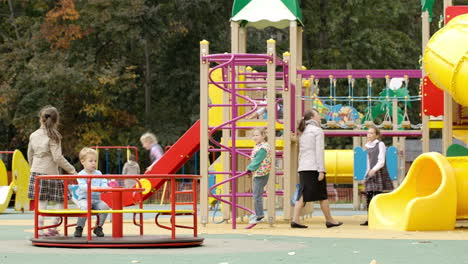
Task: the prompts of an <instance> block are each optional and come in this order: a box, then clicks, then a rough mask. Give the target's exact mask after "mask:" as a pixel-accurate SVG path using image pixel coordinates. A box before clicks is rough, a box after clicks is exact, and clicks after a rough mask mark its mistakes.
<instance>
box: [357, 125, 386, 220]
mask: <svg viewBox="0 0 468 264" xmlns="http://www.w3.org/2000/svg"><path fill="white" fill-rule="evenodd" d="M366 150H367V172H366V178H365V187H366V195H367V210H369V204H370V202H371V200H372V198H374V197H375V196H376V195H378V194H381V193H382V192H383V191H391V190H393V184H392V181H391V180H390V176H389V174H388V171H387V168H386V166H385V153H386V148H385V143H383V142H382V141H380V130H379V129H378V128H377V127H376V126H371V127H370V128H369V130H368V131H367V143H366ZM361 225H362V226H367V225H368V222H367V221H365V222H364V223H362V224H361Z"/></svg>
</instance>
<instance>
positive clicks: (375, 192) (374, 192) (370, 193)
mask: <svg viewBox="0 0 468 264" xmlns="http://www.w3.org/2000/svg"><path fill="white" fill-rule="evenodd" d="M381 193H382V192H381V191H368V192H366V195H367V211H369V204H370V202H371V201H372V198H374V197H375V196H376V195H378V194H381Z"/></svg>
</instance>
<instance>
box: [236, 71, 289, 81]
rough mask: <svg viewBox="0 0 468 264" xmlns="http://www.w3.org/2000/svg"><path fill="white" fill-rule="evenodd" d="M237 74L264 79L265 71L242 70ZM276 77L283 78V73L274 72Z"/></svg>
mask: <svg viewBox="0 0 468 264" xmlns="http://www.w3.org/2000/svg"><path fill="white" fill-rule="evenodd" d="M239 75H244V76H245V77H247V78H254V79H265V78H266V76H267V73H266V72H242V73H239ZM275 77H276V79H280V80H281V79H283V73H282V72H276V73H275Z"/></svg>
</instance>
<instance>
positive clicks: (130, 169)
mask: <svg viewBox="0 0 468 264" xmlns="http://www.w3.org/2000/svg"><path fill="white" fill-rule="evenodd" d="M122 174H124V175H135V174H140V165H138V163H137V162H136V161H135V155H133V154H132V155H130V157H129V158H128V161H127V162H125V164H124V166H123V171H122ZM134 185H135V180H133V179H125V180H124V187H125V188H130V187H133V186H134Z"/></svg>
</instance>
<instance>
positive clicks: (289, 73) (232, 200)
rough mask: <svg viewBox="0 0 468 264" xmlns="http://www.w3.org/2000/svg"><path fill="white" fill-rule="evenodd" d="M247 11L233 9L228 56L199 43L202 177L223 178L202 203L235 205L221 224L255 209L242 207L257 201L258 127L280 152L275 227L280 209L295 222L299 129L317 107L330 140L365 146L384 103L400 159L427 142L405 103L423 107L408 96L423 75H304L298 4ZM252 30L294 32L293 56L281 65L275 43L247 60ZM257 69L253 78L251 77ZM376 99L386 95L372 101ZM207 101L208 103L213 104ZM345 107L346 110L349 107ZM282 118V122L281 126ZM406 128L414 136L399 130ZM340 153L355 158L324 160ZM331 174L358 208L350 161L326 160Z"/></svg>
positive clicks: (273, 184) (270, 206)
mask: <svg viewBox="0 0 468 264" xmlns="http://www.w3.org/2000/svg"><path fill="white" fill-rule="evenodd" d="M254 2H255V3H254ZM250 3H251V4H246V2H244V1H235V2H234V6H233V14H232V17H231V30H232V31H231V53H230V54H210V53H209V43H208V41H202V42H200V58H201V59H200V80H201V82H200V83H201V84H200V96H201V99H200V100H201V104H200V113H201V114H200V119H201V123H202V124H201V127H202V129H201V143H200V144H201V147H200V161H201V165H200V168H201V174H202V175H203V176H206V177H207V176H208V174H212V175H213V174H217V175H219V176H221V177H223V179H222V180H218V181H217V183H216V184H215V185H214V186H211V188H210V189H209V190H208V188H205V185H206V184H207V183H206V182H203V183H202V184H201V197H205V195H210V196H212V197H214V198H216V199H218V200H221V201H223V202H225V203H226V204H228V205H230V206H231V210H230V211H229V209H227V206H226V207H224V208H223V209H224V212H223V218H224V220H228V219H231V221H232V227H233V228H236V221H237V218H238V217H243V216H247V215H248V214H250V213H252V211H251V210H250V209H249V207H251V201H249V200H247V199H245V197H251V196H252V194H251V192H250V188H251V187H250V181H249V180H247V179H245V177H242V176H244V175H245V174H244V171H245V166H246V164H247V159H248V157H249V154H250V150H251V148H252V147H253V142H251V141H250V140H249V137H248V136H249V130H251V129H253V128H255V127H267V131H268V138H269V144H270V145H271V146H273V145H274V146H276V155H273V156H274V161H273V163H274V164H276V165H277V166H276V168H273V170H272V172H271V175H275V177H271V178H273V179H274V180H270V181H269V184H268V186H267V191H266V197H275V196H283V199H282V200H281V199H267V206H266V207H267V210H268V215H269V218H268V221H269V223H270V224H272V223H273V222H274V218H275V215H276V214H275V208H278V207H281V208H282V209H283V213H284V218H285V219H290V218H291V213H292V211H291V205H290V198H291V195H292V193H293V191H294V186H295V185H296V182H297V177H296V174H297V164H296V162H297V151H298V145H297V137H298V135H297V131H296V122H297V120H299V119H300V118H301V117H302V113H303V111H304V109H305V108H310V107H312V106H315V107H316V108H318V109H319V110H320V111H321V113H322V114H323V115H324V116H325V117H326V119H327V124H326V126H325V128H333V130H328V129H327V130H325V135H326V136H349V137H353V144H354V146H355V147H357V146H362V145H363V144H364V143H365V142H363V141H362V137H365V135H366V133H367V132H366V130H365V129H366V126H368V125H369V122H371V123H373V121H374V118H375V117H372V113H371V112H372V106H373V105H372V103H373V102H381V103H382V104H383V105H385V107H384V108H383V109H385V119H384V122H382V125H380V126H381V127H384V128H387V129H391V130H385V131H383V133H382V134H383V136H391V137H393V142H394V145H395V146H396V147H397V148H398V150H397V151H395V152H396V153H395V155H397V153H399V152H403V150H404V140H405V138H406V137H421V136H422V132H421V130H420V129H419V127H420V126H418V125H411V124H410V123H409V118H408V116H407V106H408V103H410V102H411V101H420V96H419V95H409V94H408V89H407V88H408V83H409V80H410V79H411V78H414V79H417V80H418V81H419V79H421V77H422V73H421V70H305V69H303V66H302V58H301V57H302V55H301V53H302V51H301V49H302V44H301V41H302V32H303V30H302V22H301V21H302V19H301V13H300V9H299V7H298V4H297V2H296V1H271V2H269V3H268V5H269V6H270V7H271V6H274V7H271V10H276V11H278V13H276V14H272V13H273V12H268V14H266V13H267V12H262V11H261V10H260V6H261V5H263V4H266V3H265V1H252V2H250ZM255 8H259V9H258V10H256V9H255ZM271 10H270V11H271ZM241 24H242V26H241ZM249 26H254V27H260V28H263V27H266V26H273V27H280V28H283V27H285V26H289V32H290V51H289V52H285V53H284V54H283V58H279V57H278V56H277V55H276V50H275V41H274V40H268V41H267V48H266V53H264V54H248V53H246V41H247V40H246V35H247V34H246V27H249ZM211 67H212V68H211ZM252 67H253V68H255V69H256V70H252ZM265 68H266V72H261V69H265ZM393 77H399V78H401V79H404V81H403V83H404V84H405V86H404V87H402V88H400V89H401V90H400V91H394V90H391V89H390V87H389V86H390V79H391V78H393ZM358 78H365V79H366V80H367V85H368V94H367V95H364V96H354V95H353V94H354V83H355V79H358ZM377 78H381V79H385V82H384V83H385V88H384V89H383V91H381V90H378V91H375V90H373V89H372V82H373V79H377ZM321 79H328V81H329V86H330V89H329V91H330V93H329V94H327V95H323V94H319V91H320V89H319V81H320V80H321ZM337 79H346V80H348V86H347V87H346V90H347V91H348V94H345V95H343V94H342V92H341V89H340V91H338V90H337V83H338V82H337ZM321 83H323V82H320V84H321ZM337 91H338V92H339V93H340V95H338V94H337ZM377 93H381V94H382V93H383V94H384V95H383V96H382V95H380V96H372V94H377ZM400 94H402V95H400ZM264 96H266V98H264ZM208 98H209V99H208ZM209 101H211V103H210V104H209V103H208V102H209ZM340 101H342V102H340ZM343 102H346V103H347V104H348V105H344V104H343ZM359 102H364V103H366V104H367V105H368V109H367V113H365V114H359V113H358V112H357V111H356V109H355V108H354V107H353V104H354V105H356V104H357V103H359ZM399 102H401V103H402V104H403V105H404V114H402V112H403V111H402V110H401V109H400V107H399ZM261 107H264V108H266V110H267V113H276V114H268V116H267V118H266V119H265V120H251V119H247V118H248V117H249V116H250V115H252V114H253V113H255V112H256V111H257V110H258V109H259V108H261ZM346 108H347V109H346ZM278 109H282V115H281V114H279V113H278V112H279V110H278ZM345 109H346V111H347V112H346V113H345V114H343V115H342V116H340V115H341V114H342V113H341V112H340V111H343V112H344V110H345ZM279 116H282V118H278V117H279ZM340 117H341V118H340ZM399 119H400V120H399ZM337 128H341V129H337ZM408 128H413V129H412V130H402V129H408ZM414 128H416V129H414ZM218 132H219V134H222V135H221V136H222V139H221V142H216V141H215V140H214V139H213V135H215V133H218ZM209 144H212V147H209ZM213 147H214V148H213ZM339 151H344V152H348V153H351V157H352V153H353V150H327V153H326V156H328V157H334V156H335V155H334V154H332V152H334V153H338V152H339ZM209 152H221V157H220V159H221V160H222V162H221V163H222V165H218V166H217V167H218V169H220V170H218V171H213V170H212V169H211V170H210V171H208V165H207V159H205V158H204V157H207V156H208V153H209ZM348 155H349V154H348ZM332 160H336V159H332ZM396 160H397V163H398V164H397V165H396V166H395V170H397V174H398V176H397V178H398V179H401V178H402V177H403V172H404V167H403V164H402V160H404V159H396ZM343 168H345V171H344V170H343ZM326 169H327V172H328V171H330V172H331V173H330V174H329V175H328V174H327V180H328V181H329V182H335V183H354V189H355V191H354V197H353V200H354V201H355V208H357V207H358V204H359V195H358V193H357V190H358V184H359V179H358V178H357V177H356V176H354V175H355V174H353V159H352V158H351V159H348V160H346V161H345V162H344V163H340V165H338V163H337V162H333V161H330V159H328V162H327V164H326ZM353 176H354V179H353ZM204 178H205V177H203V178H202V180H203V179H204ZM218 186H219V187H222V190H221V193H219V192H216V193H215V194H214V193H213V191H214V189H215V188H217V187H218ZM278 201H280V202H278ZM281 201H282V202H281ZM279 203H281V205H279ZM207 207H208V206H207V203H205V201H204V200H202V201H201V221H202V224H204V223H206V221H207V212H208V210H207ZM238 208H240V209H242V210H238Z"/></svg>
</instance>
